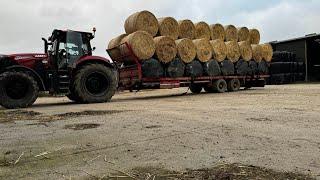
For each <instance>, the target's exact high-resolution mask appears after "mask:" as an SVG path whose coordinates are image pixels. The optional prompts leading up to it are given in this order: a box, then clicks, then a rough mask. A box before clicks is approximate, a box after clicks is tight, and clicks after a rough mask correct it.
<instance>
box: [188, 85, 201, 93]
mask: <svg viewBox="0 0 320 180" xmlns="http://www.w3.org/2000/svg"><path fill="white" fill-rule="evenodd" d="M189 88H190V91H191V92H192V93H193V94H200V93H201V91H202V85H201V84H194V83H192V84H190V86H189Z"/></svg>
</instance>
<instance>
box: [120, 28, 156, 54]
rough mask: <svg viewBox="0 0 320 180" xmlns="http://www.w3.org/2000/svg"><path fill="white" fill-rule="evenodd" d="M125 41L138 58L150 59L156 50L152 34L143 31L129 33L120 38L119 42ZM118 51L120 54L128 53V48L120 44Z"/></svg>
mask: <svg viewBox="0 0 320 180" xmlns="http://www.w3.org/2000/svg"><path fill="white" fill-rule="evenodd" d="M125 42H127V43H128V44H129V45H130V46H131V49H132V51H133V53H134V54H135V55H136V56H137V57H138V58H139V59H140V60H147V59H150V58H151V57H152V56H153V54H154V52H155V50H156V45H155V43H154V41H153V38H152V36H151V35H150V34H149V33H147V32H145V31H137V32H134V33H132V34H129V35H128V36H126V37H124V38H123V39H122V40H121V43H125ZM120 52H121V54H128V53H129V49H128V48H127V47H126V46H125V45H121V46H120Z"/></svg>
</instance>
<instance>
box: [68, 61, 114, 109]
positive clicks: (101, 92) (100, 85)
mask: <svg viewBox="0 0 320 180" xmlns="http://www.w3.org/2000/svg"><path fill="white" fill-rule="evenodd" d="M116 89H117V78H116V74H115V73H114V71H113V70H112V69H111V68H109V67H106V66H105V65H103V64H89V65H86V66H84V67H82V68H81V69H80V70H78V72H77V73H76V75H75V79H74V84H73V86H72V88H71V91H72V92H71V93H72V96H73V97H72V99H75V101H78V102H80V103H103V102H108V101H110V100H111V98H112V96H113V95H114V94H115V92H116Z"/></svg>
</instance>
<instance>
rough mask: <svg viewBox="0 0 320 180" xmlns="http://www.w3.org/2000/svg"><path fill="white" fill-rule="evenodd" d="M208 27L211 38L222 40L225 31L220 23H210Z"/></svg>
mask: <svg viewBox="0 0 320 180" xmlns="http://www.w3.org/2000/svg"><path fill="white" fill-rule="evenodd" d="M210 29H211V39H212V40H216V39H220V40H222V41H224V39H225V36H226V32H225V30H224V27H223V26H222V25H221V24H212V25H210Z"/></svg>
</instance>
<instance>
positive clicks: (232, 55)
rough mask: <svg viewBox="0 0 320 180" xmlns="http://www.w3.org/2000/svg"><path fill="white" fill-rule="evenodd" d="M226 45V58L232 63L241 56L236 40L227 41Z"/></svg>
mask: <svg viewBox="0 0 320 180" xmlns="http://www.w3.org/2000/svg"><path fill="white" fill-rule="evenodd" d="M226 46H227V59H228V60H230V61H231V62H233V63H235V62H237V61H238V60H239V58H240V56H241V53H240V48H239V45H238V42H236V41H228V42H226Z"/></svg>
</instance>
